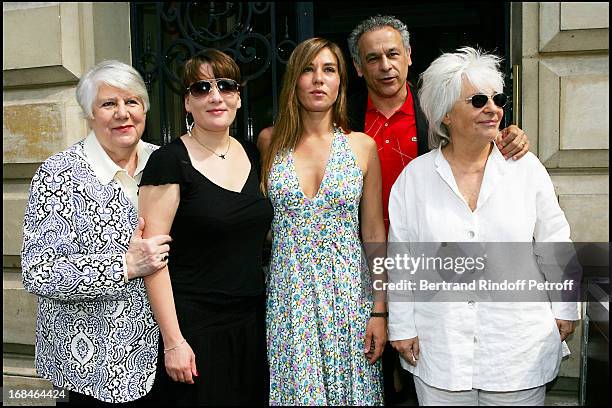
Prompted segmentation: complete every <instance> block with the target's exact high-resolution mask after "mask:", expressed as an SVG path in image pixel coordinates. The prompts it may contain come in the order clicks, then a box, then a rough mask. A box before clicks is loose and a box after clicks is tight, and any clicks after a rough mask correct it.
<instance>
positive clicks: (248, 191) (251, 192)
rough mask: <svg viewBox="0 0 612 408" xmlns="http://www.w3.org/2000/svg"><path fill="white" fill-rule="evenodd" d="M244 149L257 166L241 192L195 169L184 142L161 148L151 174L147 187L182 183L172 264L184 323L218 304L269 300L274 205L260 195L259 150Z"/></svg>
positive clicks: (146, 177) (151, 162)
mask: <svg viewBox="0 0 612 408" xmlns="http://www.w3.org/2000/svg"><path fill="white" fill-rule="evenodd" d="M240 143H241V145H242V147H243V148H244V150H245V152H246V154H247V156H248V158H249V161H250V162H251V170H250V173H249V176H248V178H247V181H246V183H245V184H244V186H243V188H242V191H240V192H234V191H231V190H227V189H225V188H223V187H221V186H219V185H217V184H215V183H213V182H212V181H210V180H209V179H208V178H206V177H205V176H204V175H203V174H202V173H200V172H199V171H198V170H196V169H195V168H194V167H193V166H192V165H191V160H190V158H189V155H188V153H187V148H186V147H185V144H184V143H183V141H182V140H181V138H177V139H175V140H174V141H172V142H171V143H169V144H168V145H165V146H163V147H161V148H160V149H158V150H156V151H155V152H154V153H153V154H152V155H151V157H150V158H149V160H148V162H147V165H146V167H145V169H144V172H143V175H142V180H141V182H140V185H141V186H144V185H161V184H169V183H173V184H174V183H175V184H179V185H180V203H179V205H178V209H177V211H176V216H175V217H174V221H173V223H172V228H171V230H170V236H171V237H172V242H171V243H170V253H169V256H170V259H169V262H168V268H169V271H170V280H171V283H172V290H173V295H174V301H175V305H176V311H177V316H178V318H179V323H180V322H181V321H182V320H185V319H187V320H192V319H194V318H196V317H197V316H198V313H202V312H204V310H209V309H210V307H211V306H231V305H238V304H244V303H245V302H247V303H248V302H249V299H255V298H257V299H261V297H262V296H263V293H264V276H263V269H262V249H263V245H264V241H265V237H266V234H267V232H268V230H269V229H270V223H271V221H272V214H273V212H272V205H271V204H270V201H269V200H268V199H267V198H265V197H264V196H263V194H262V193H261V191H260V190H259V170H260V163H259V152H258V151H257V148H256V147H255V146H254V145H253V144H252V143H250V142H245V141H240ZM204 314H206V313H205V312H204Z"/></svg>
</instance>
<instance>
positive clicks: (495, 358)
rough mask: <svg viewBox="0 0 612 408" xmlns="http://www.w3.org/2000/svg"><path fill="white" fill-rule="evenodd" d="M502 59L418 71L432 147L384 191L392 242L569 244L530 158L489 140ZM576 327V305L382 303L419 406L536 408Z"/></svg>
mask: <svg viewBox="0 0 612 408" xmlns="http://www.w3.org/2000/svg"><path fill="white" fill-rule="evenodd" d="M499 63H500V59H499V58H498V57H496V56H494V55H489V54H483V53H481V52H479V51H477V50H474V49H473V48H469V47H465V48H462V49H460V50H458V51H457V52H456V53H448V54H443V55H442V56H440V57H439V58H438V59H436V60H435V61H434V62H433V63H432V64H431V66H430V67H429V68H428V69H427V70H426V71H425V72H424V73H423V74H422V77H421V81H422V86H421V90H420V92H419V98H420V101H421V105H422V108H423V111H424V113H425V116H426V117H427V119H428V122H429V129H428V132H429V144H430V148H431V149H432V151H431V152H429V153H428V154H425V155H423V156H420V157H419V158H417V159H415V160H413V161H412V162H411V163H410V164H409V165H408V166H407V167H406V168H405V169H404V171H403V172H402V174H401V175H400V177H399V178H398V180H397V181H396V183H395V184H394V186H393V188H392V190H391V196H390V200H389V218H390V222H391V226H390V231H389V242H390V245H392V244H391V243H392V242H406V243H419V242H420V243H423V242H444V241H451V242H470V241H471V242H523V243H525V242H526V243H530V242H532V241H533V240H535V241H536V242H568V241H569V235H570V230H569V225H568V223H567V220H566V219H565V216H564V214H563V211H562V210H561V209H560V208H559V205H558V202H557V199H556V196H555V192H554V188H553V185H552V182H551V180H550V177H549V176H548V173H547V172H546V170H545V168H544V167H543V166H542V164H541V163H540V162H539V160H538V159H537V157H536V156H534V155H533V154H531V153H528V154H527V155H526V156H525V160H519V161H513V160H510V161H506V160H504V158H503V156H502V155H501V153H500V152H499V150H498V149H497V147H496V146H495V143H493V141H494V139H495V137H496V135H497V133H498V131H499V125H500V122H501V119H502V117H503V113H504V112H503V106H504V105H505V103H506V99H507V98H506V96H505V95H504V94H503V93H502V90H503V84H504V82H503V78H502V74H501V72H500V71H499ZM390 248H391V246H390ZM389 272H390V273H389V280H390V281H391V282H393V280H394V276H393V275H395V272H392V271H389ZM395 279H397V276H395ZM578 319H579V311H578V304H577V303H576V302H566V303H551V302H548V301H547V302H539V303H537V302H531V303H527V302H514V303H509V302H486V303H482V302H481V303H478V302H475V301H469V302H422V303H420V302H393V301H390V302H389V322H388V330H389V340H390V341H391V344H392V345H393V347H394V348H395V349H397V350H398V352H399V353H400V356H401V363H402V366H403V367H404V368H405V369H407V370H409V371H411V372H412V373H413V374H414V379H415V385H416V390H417V395H418V398H419V403H420V405H486V404H493V405H500V404H502V405H513V404H523V405H542V404H543V403H544V396H545V384H546V383H547V382H549V381H551V380H552V379H554V378H555V376H556V375H557V373H558V370H559V364H560V360H561V357H562V353H561V348H562V347H561V341H563V340H564V339H565V338H566V337H567V336H568V335H569V334H571V333H572V332H573V331H574V321H575V320H578Z"/></svg>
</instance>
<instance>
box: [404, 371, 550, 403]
mask: <svg viewBox="0 0 612 408" xmlns="http://www.w3.org/2000/svg"><path fill="white" fill-rule="evenodd" d="M414 385H415V388H416V392H417V397H418V398H419V405H440V406H449V405H473V406H476V405H528V406H535V405H544V397H545V396H546V385H541V386H539V387H535V388H529V389H526V390H518V391H507V392H498V391H483V390H477V389H472V390H471V391H447V390H443V389H441V388H435V387H432V386H430V385H427V384H425V383H424V382H423V380H421V379H420V378H419V377H417V376H416V375H415V376H414Z"/></svg>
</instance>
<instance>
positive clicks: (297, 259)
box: [266, 129, 382, 405]
mask: <svg viewBox="0 0 612 408" xmlns="http://www.w3.org/2000/svg"><path fill="white" fill-rule="evenodd" d="M292 153H293V152H291V151H289V152H287V153H285V154H278V155H277V156H276V158H275V160H274V163H273V165H272V169H271V171H270V177H269V184H268V185H269V190H268V193H269V197H270V199H271V201H272V205H273V206H274V219H273V221H272V231H273V242H272V259H271V263H270V270H269V276H268V286H267V291H268V297H267V313H266V330H267V346H268V362H269V364H270V405H380V404H382V374H381V366H380V361H378V362H377V363H376V364H374V365H370V364H369V363H368V361H367V359H366V357H365V355H364V352H363V349H364V344H365V332H366V324H367V321H368V319H369V315H370V312H371V311H372V304H373V303H372V302H373V300H372V294H371V290H370V276H369V273H368V269H367V264H366V261H365V256H364V254H363V249H362V245H361V241H360V238H359V202H360V199H361V193H362V184H363V175H362V172H361V169H360V168H359V166H358V164H357V161H356V158H355V156H354V154H353V152H352V150H351V148H350V146H349V143H348V139H347V136H346V135H344V134H343V133H342V131H341V130H340V129H334V138H333V141H332V145H331V151H330V156H329V159H328V163H327V166H326V169H325V174H324V176H323V180H322V181H321V185H320V187H319V191H318V192H317V194H316V195H315V197H314V198H312V199H310V198H308V197H306V195H305V194H304V193H303V191H302V188H301V187H300V184H299V180H298V176H297V173H296V170H295V166H294V162H293V154H292Z"/></svg>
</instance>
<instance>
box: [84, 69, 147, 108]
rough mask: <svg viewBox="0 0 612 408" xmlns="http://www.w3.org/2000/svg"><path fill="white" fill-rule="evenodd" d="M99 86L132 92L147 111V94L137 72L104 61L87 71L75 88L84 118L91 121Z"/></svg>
mask: <svg viewBox="0 0 612 408" xmlns="http://www.w3.org/2000/svg"><path fill="white" fill-rule="evenodd" d="M101 84H106V85H109V86H112V87H114V88H119V89H123V90H127V91H130V92H133V93H134V94H135V95H136V96H137V97H138V98H140V99H141V100H142V103H143V105H144V111H145V112H148V111H149V108H150V106H151V105H150V103H149V94H148V93H147V88H146V86H145V83H144V81H143V80H142V77H141V76H140V74H139V73H138V71H136V70H135V69H134V68H133V67H132V66H130V65H128V64H125V63H123V62H121V61H116V60H105V61H102V62H100V63H99V64H97V65H96V66H94V67H93V68H91V69H90V70H89V71H87V72H86V73H85V75H83V76H82V77H81V79H80V80H79V84H78V85H77V88H76V98H77V102H78V103H79V105H80V106H81V110H82V111H83V115H85V117H86V118H88V119H93V112H92V108H93V104H94V102H95V100H96V97H97V96H98V89H99V88H100V85H101Z"/></svg>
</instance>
